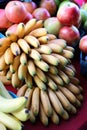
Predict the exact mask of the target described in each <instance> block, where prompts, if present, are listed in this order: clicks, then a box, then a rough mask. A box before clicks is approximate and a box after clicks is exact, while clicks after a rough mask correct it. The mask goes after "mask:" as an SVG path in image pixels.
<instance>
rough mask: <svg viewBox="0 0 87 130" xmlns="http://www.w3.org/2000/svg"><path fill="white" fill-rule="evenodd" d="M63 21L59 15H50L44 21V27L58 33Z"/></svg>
mask: <svg viewBox="0 0 87 130" xmlns="http://www.w3.org/2000/svg"><path fill="white" fill-rule="evenodd" d="M61 26H62V25H61V23H60V21H59V20H58V19H57V17H50V18H48V19H46V20H45V21H44V27H45V28H46V29H47V31H48V33H51V34H54V35H56V36H57V35H58V33H59V30H60V28H61Z"/></svg>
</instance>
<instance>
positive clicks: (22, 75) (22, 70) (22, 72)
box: [18, 64, 27, 80]
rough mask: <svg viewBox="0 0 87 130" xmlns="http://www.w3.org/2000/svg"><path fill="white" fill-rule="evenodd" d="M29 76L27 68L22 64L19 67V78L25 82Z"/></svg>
mask: <svg viewBox="0 0 87 130" xmlns="http://www.w3.org/2000/svg"><path fill="white" fill-rule="evenodd" d="M26 74H27V66H26V65H22V64H20V65H19V67H18V78H19V79H20V80H24V79H25V77H26Z"/></svg>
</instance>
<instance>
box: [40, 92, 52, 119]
mask: <svg viewBox="0 0 87 130" xmlns="http://www.w3.org/2000/svg"><path fill="white" fill-rule="evenodd" d="M40 99H41V103H42V106H43V109H44V112H45V114H46V115H47V116H48V117H51V115H52V112H53V109H52V105H51V102H50V99H49V97H48V94H47V92H46V91H43V90H40Z"/></svg>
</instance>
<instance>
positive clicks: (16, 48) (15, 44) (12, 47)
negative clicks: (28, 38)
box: [10, 42, 21, 56]
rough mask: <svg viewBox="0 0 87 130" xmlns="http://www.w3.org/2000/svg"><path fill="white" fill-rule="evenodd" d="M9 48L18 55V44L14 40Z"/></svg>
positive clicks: (19, 51)
mask: <svg viewBox="0 0 87 130" xmlns="http://www.w3.org/2000/svg"><path fill="white" fill-rule="evenodd" d="M10 48H11V51H12V53H13V54H14V55H15V56H18V55H20V53H21V50H20V47H19V45H18V44H17V43H16V42H12V43H11V45H10Z"/></svg>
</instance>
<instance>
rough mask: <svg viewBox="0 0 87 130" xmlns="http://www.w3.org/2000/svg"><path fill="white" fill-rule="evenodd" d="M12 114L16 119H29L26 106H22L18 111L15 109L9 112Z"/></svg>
mask: <svg viewBox="0 0 87 130" xmlns="http://www.w3.org/2000/svg"><path fill="white" fill-rule="evenodd" d="M11 114H12V115H13V116H15V117H16V118H17V119H18V120H20V121H22V122H24V121H27V120H28V119H29V116H30V115H29V110H28V109H27V108H23V109H22V110H20V111H15V112H12V113H11Z"/></svg>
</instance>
